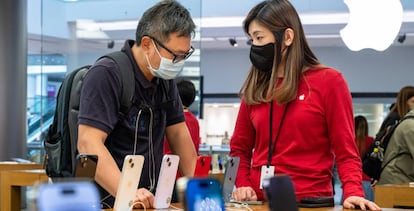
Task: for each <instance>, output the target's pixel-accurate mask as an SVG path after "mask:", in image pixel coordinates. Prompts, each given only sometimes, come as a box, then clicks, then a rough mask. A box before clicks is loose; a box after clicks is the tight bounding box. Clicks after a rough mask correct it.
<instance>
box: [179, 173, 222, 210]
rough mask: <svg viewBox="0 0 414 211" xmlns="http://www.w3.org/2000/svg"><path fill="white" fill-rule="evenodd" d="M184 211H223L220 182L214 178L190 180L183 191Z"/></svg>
mask: <svg viewBox="0 0 414 211" xmlns="http://www.w3.org/2000/svg"><path fill="white" fill-rule="evenodd" d="M184 206H185V210H188V211H199V210H215V211H216V210H217V211H223V210H224V201H223V197H222V194H221V188H220V182H219V181H218V180H217V179H214V178H192V179H189V180H188V182H187V187H186V190H185V205H184Z"/></svg>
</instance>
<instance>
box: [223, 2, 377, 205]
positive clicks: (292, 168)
mask: <svg viewBox="0 0 414 211" xmlns="http://www.w3.org/2000/svg"><path fill="white" fill-rule="evenodd" d="M244 30H245V32H246V33H247V34H248V35H249V37H250V39H251V43H252V46H251V49H250V61H251V62H252V67H251V68H250V71H249V73H248V76H247V79H246V80H245V82H244V84H243V86H242V88H241V91H240V95H241V97H242V101H241V105H240V110H239V114H238V117H237V121H236V126H235V130H234V133H233V136H232V139H231V142H230V155H231V156H239V157H240V165H239V170H238V173H237V178H236V190H235V191H234V192H233V197H234V199H235V200H263V199H264V195H263V191H262V189H261V187H260V184H261V172H266V171H267V172H269V171H270V172H271V171H273V173H274V174H287V175H289V176H290V177H291V178H292V181H293V183H294V188H295V191H296V198H297V200H298V201H300V200H301V199H303V198H305V197H318V196H332V195H333V187H332V176H333V173H332V170H333V164H334V162H335V163H336V165H337V168H338V174H339V177H340V179H341V182H342V184H343V192H344V203H343V206H344V208H355V206H360V207H361V208H362V209H370V210H380V208H379V207H378V206H377V205H376V204H375V203H373V202H371V201H369V200H366V199H365V198H364V192H363V190H362V170H361V159H360V157H359V154H358V151H357V149H356V144H355V141H354V122H353V111H352V99H351V95H350V92H349V88H348V86H347V84H346V82H345V80H344V78H343V75H342V74H341V73H340V72H338V71H337V70H335V69H332V68H329V67H326V66H324V65H322V64H320V62H319V61H318V59H317V58H316V56H315V55H314V53H313V52H312V51H311V49H310V47H309V45H308V43H307V41H306V38H305V34H304V31H303V27H302V25H301V22H300V19H299V16H298V14H297V12H296V10H295V8H294V7H293V6H292V5H291V4H290V2H289V1H288V0H277V1H275V0H273V1H263V2H261V3H259V4H258V5H256V6H255V7H254V8H253V9H252V10H251V11H250V12H249V14H248V15H247V17H246V19H245V21H244Z"/></svg>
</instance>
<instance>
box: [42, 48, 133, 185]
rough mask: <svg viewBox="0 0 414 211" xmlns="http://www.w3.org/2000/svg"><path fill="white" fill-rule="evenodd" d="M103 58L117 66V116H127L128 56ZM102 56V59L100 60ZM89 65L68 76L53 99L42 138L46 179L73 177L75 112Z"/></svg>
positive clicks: (130, 92)
mask: <svg viewBox="0 0 414 211" xmlns="http://www.w3.org/2000/svg"><path fill="white" fill-rule="evenodd" d="M103 57H108V58H111V59H112V60H114V61H115V63H116V64H117V65H118V67H119V70H120V71H121V77H122V97H121V102H120V103H121V109H120V111H119V113H120V116H121V115H126V114H127V112H128V110H129V108H130V107H131V105H132V103H133V102H132V101H133V97H134V91H135V78H134V72H133V68H132V64H131V61H130V60H129V58H128V56H127V55H126V54H125V53H123V52H121V51H116V52H113V53H110V54H107V55H105V56H103ZM103 57H101V58H103ZM90 67H91V65H87V66H83V67H81V68H78V69H76V70H74V71H72V72H71V73H69V74H68V75H67V76H66V77H65V79H64V81H63V82H62V85H61V86H60V88H59V92H58V95H57V98H56V110H55V114H54V117H53V123H52V124H51V125H50V127H49V129H48V131H47V134H46V136H45V139H44V149H45V153H46V156H45V170H46V174H47V175H48V176H49V177H52V178H53V177H73V176H74V174H75V172H74V171H75V163H76V155H77V154H78V152H77V142H78V123H77V122H78V113H79V99H80V96H79V94H80V88H81V83H82V80H83V78H84V76H85V75H86V73H87V72H88V70H89V68H90Z"/></svg>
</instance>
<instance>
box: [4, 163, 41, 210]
mask: <svg viewBox="0 0 414 211" xmlns="http://www.w3.org/2000/svg"><path fill="white" fill-rule="evenodd" d="M48 180H49V177H48V176H47V175H46V173H45V171H44V170H43V169H37V170H5V171H0V187H1V192H0V197H1V201H0V210H4V211H6V210H7V211H21V208H20V204H21V187H26V186H33V185H34V184H36V183H39V182H48Z"/></svg>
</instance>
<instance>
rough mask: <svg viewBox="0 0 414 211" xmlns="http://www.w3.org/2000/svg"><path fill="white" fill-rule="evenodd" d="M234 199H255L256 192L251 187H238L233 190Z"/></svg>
mask: <svg viewBox="0 0 414 211" xmlns="http://www.w3.org/2000/svg"><path fill="white" fill-rule="evenodd" d="M233 199H234V200H236V201H257V195H256V192H255V191H254V190H253V188H251V187H239V188H237V189H236V190H235V191H234V192H233Z"/></svg>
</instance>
